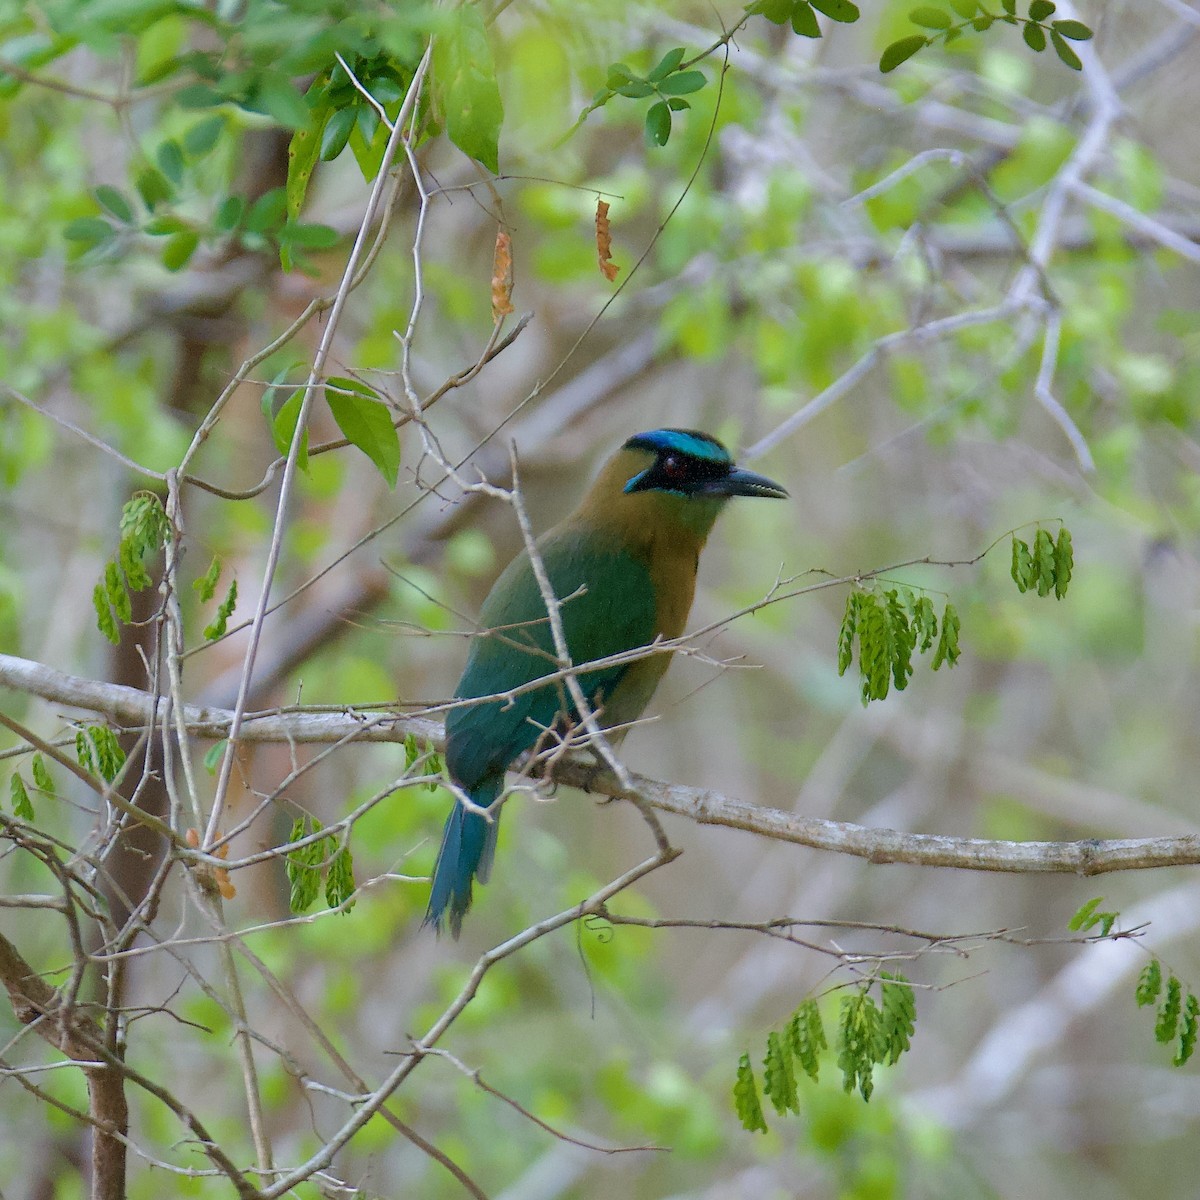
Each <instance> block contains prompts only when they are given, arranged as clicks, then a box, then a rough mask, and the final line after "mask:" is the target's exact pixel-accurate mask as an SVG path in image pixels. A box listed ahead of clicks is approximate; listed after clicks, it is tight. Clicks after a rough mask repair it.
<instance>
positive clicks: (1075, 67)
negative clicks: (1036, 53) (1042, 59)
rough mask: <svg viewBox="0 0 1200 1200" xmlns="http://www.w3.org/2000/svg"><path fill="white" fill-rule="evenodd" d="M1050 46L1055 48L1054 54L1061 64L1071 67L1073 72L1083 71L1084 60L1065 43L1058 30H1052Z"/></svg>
mask: <svg viewBox="0 0 1200 1200" xmlns="http://www.w3.org/2000/svg"><path fill="white" fill-rule="evenodd" d="M1050 44H1051V45H1052V46H1053V47H1054V53H1055V54H1057V55H1058V57H1059V61H1060V62H1062V63H1064V64H1065V65H1066V66H1068V67H1070V68H1071V70H1072V71H1082V70H1083V60H1082V59H1081V58H1080V57H1079V55H1078V54H1076V53H1075V51H1074V50H1072V49H1071V47H1070V45H1069V44H1068V43H1067V42H1066V41H1064V39H1063V36H1062V34H1061V33H1059V32H1058V30H1057V29H1051V30H1050Z"/></svg>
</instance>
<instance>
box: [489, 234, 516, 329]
mask: <svg viewBox="0 0 1200 1200" xmlns="http://www.w3.org/2000/svg"><path fill="white" fill-rule="evenodd" d="M512 290H513V260H512V237H511V236H510V235H509V233H508V230H506V229H504V228H500V229H497V230H496V252H495V254H494V255H493V256H492V320H493V321H499V320H500V318H501V317H506V316H508V314H509V313H511V312H512V310H513V306H512Z"/></svg>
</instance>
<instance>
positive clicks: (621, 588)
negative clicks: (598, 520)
mask: <svg viewBox="0 0 1200 1200" xmlns="http://www.w3.org/2000/svg"><path fill="white" fill-rule="evenodd" d="M538 548H539V550H540V552H541V555H542V559H543V561H544V562H545V564H546V573H547V575H548V576H549V578H550V583H551V586H552V587H553V588H554V594H555V595H556V596H557V597H559V599H560V600H561V601H562V609H561V611H562V622H563V633H564V634H565V636H566V640H567V648H568V650H569V651H570V654H571V661H572V662H574V663H576V664H581V663H587V662H592V661H594V660H596V659H600V658H606V657H608V656H609V655H612V654H619V653H621V652H622V651H625V650H632V649H636V648H637V647H638V646H644V645H646V644H647V643H649V642H650V641H652V640H653V638H654V631H655V601H654V592H653V588H652V586H651V582H650V576H649V573H648V572H647V571H646V568H645V567H644V566H643V565H642V564H641V563H640V562H639V561H638V560H637V559H635V558H633V557H632V556H631V555H629V554H628V553H625V552H623V551H621V550H620V549H617V548H615V547H609V546H607V545H604V544H603V543H597V542H596V540H595V539H594V537H593V538H592V539H586V538H583V537H581V536H580V535H578V534H571V535H567V536H559V537H557V538H556V537H555V536H554V535H553V534H551V535H548V537H547V538H546V539H545V540H544V542H541V543H539V546H538ZM577 593H579V594H577ZM480 623H481V625H482V626H483V628H484V629H485V630H487V631H488V632H487V633H485V634H484V635H483V636H480V637H479V638H477V639H475V641H474V642H473V643H472V647H471V652H470V655H469V657H468V659H467V666H466V670H465V671H464V672H463V677H462V679H461V680H460V681H459V685H458V690H457V692H456V693H455V696H456V698H457V699H460V700H468V699H474V698H476V697H479V696H491V695H495V694H497V693H503V692H507V691H511V690H512V689H514V688H518V687H521V686H522V685H523V684H526V683H530V682H532V681H533V680H535V679H538V678H540V677H541V676H543V675H548V674H551V673H552V672H554V671H555V670H557V664H556V661H555V655H554V642H553V637H552V635H551V632H550V624H549V621H548V619H547V617H546V606H545V604H544V603H543V600H542V595H541V592H540V591H539V589H538V586H537V580H536V578H535V577H534V574H533V567H532V565H531V564H530V561H529V557H528V555H525V554H522V555H521V556H520V557H518V558H517V559H515V560H514V561H513V562H512V563H510V564H509V566H508V568H507V569H506V570H505V571H504V573H503V574H502V575H501V576H500V578H499V579H498V580H497V581H496V583H495V586H494V587H493V588H492V590H491V592H490V593H489V595H488V598H487V600H486V601H485V602H484V606H483V610H482V612H481V613H480ZM626 669H627V668H626V667H623V666H622V667H610V668H607V669H602V670H597V671H589V672H586V673H584V674H581V675H580V676H579V681H580V683H581V685H582V687H583V691H584V695H585V696H586V697H587V698H588V702H589V704H594V703H595V702H596V698H597V697H598V696H599V697H601V700H602V699H603V696H605V695H610V694H611V693H612V691H613V689H614V688H615V687H616V685H617V683H618V682H619V681H620V679H621V677H622V675H623V674H624V673H625V671H626ZM566 711H571V710H570V708H569V706H568V703H567V701H566V693H565V689H564V688H562V686H561V684H547V685H546V686H544V687H540V688H535V689H533V690H531V691H528V692H524V693H522V694H521V695H519V696H516V697H514V698H512V699H511V700H495V701H488V702H486V703H483V704H474V705H470V706H466V707H463V708H456V709H452V710H451V711H450V713H449V714H448V715H447V718H446V765H447V767H448V768H449V770H450V774H451V776H452V777H453V778H454V779H455V780H456V781H457V782H458V783H459V784H460V785H461V786H463V787H465V788H466V789H467V790H468V791H470V790H471V789H472V788H474V787H476V786H478V785H479V784H480V783H481V782H482V781H483V780H485V779H488V778H489V777H494V776H495V775H496V774H497V773H500V774H502V773H503V772H504V770H505V769H506V768H507V766H508V765H509V763H511V762H512V761H513V759H515V758H516V757H517V756H518V755H520V754H521V753H523V752H524V751H526V750H528V749H529V748H530V747H532V746H533V744H534V743H535V742H536V741H537V739H538V736H539V734H540V732H541V730H542V729H543V728H545V727H547V726H549V725H552V724H553V723H554V720H555V718H556V717H557V715H558V714H559V713H560V712H566Z"/></svg>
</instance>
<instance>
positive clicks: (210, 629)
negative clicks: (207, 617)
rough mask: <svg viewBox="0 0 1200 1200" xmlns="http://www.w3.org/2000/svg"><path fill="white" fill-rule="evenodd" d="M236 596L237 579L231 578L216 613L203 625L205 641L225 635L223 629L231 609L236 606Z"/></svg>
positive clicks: (211, 640) (225, 626)
mask: <svg viewBox="0 0 1200 1200" xmlns="http://www.w3.org/2000/svg"><path fill="white" fill-rule="evenodd" d="M237 597H238V587H237V580H236V579H231V580H230V581H229V588H228V590H227V591H226V592H225V599H224V600H222V601H221V603H220V605H219V606H218V607H217V615H216V616H215V617H213V619H212V622H211V623H210V624H208V625H206V626H205V627H204V637H205V640H206V641H210V642H213V641H216V639H217V638H219V637H224V636H225V630H226V629H227V628H228V625H229V618H230V617H231V616H232V615H233V610H234V609H235V608H236V607H237Z"/></svg>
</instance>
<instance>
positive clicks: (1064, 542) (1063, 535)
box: [1054, 525, 1075, 600]
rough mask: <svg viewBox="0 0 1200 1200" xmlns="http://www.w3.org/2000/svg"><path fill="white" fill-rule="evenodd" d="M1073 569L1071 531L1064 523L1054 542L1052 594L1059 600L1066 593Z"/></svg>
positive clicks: (1073, 557) (1073, 552) (1073, 558)
mask: <svg viewBox="0 0 1200 1200" xmlns="http://www.w3.org/2000/svg"><path fill="white" fill-rule="evenodd" d="M1074 569H1075V551H1074V549H1073V547H1072V545H1071V531H1070V530H1069V529H1068V528H1067V527H1066V526H1065V525H1064V526H1063V527H1062V528H1061V529H1059V531H1058V540H1057V541H1056V542H1055V543H1054V595H1055V598H1056V599H1058V600H1061V599H1062V598H1063V597H1064V596H1065V595H1066V594H1067V585H1068V584H1069V583H1070V582H1071V572H1072V571H1073V570H1074Z"/></svg>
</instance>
